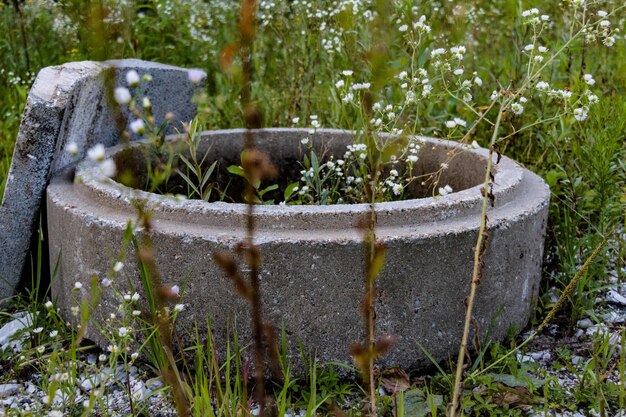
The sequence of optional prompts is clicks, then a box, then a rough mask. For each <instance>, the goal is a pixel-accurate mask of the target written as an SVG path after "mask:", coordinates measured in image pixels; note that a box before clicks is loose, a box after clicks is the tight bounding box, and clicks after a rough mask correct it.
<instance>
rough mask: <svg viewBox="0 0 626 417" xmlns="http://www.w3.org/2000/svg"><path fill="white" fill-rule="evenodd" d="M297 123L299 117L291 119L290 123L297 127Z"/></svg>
mask: <svg viewBox="0 0 626 417" xmlns="http://www.w3.org/2000/svg"><path fill="white" fill-rule="evenodd" d="M299 121H300V118H299V117H294V118H293V119H291V123H293V124H294V125H297V124H298V122H299Z"/></svg>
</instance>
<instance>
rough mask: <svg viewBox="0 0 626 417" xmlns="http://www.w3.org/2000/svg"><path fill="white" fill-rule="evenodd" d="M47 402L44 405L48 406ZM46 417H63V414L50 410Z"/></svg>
mask: <svg viewBox="0 0 626 417" xmlns="http://www.w3.org/2000/svg"><path fill="white" fill-rule="evenodd" d="M46 397H48V396H47V395H46ZM49 402H50V400H48V403H46V404H49ZM48 417H63V412H62V411H60V410H51V411H50V412H49V413H48Z"/></svg>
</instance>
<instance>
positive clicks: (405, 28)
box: [398, 25, 409, 32]
mask: <svg viewBox="0 0 626 417" xmlns="http://www.w3.org/2000/svg"><path fill="white" fill-rule="evenodd" d="M398 30H399V31H400V32H406V31H407V30H409V26H408V25H402V26H400V27H399V28H398Z"/></svg>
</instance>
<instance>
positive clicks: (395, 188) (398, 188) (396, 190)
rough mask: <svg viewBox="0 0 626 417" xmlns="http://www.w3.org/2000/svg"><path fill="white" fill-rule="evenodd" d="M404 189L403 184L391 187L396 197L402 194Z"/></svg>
mask: <svg viewBox="0 0 626 417" xmlns="http://www.w3.org/2000/svg"><path fill="white" fill-rule="evenodd" d="M403 189H404V187H403V186H402V185H401V184H394V185H393V187H391V190H392V191H393V194H394V195H400V194H402V190H403Z"/></svg>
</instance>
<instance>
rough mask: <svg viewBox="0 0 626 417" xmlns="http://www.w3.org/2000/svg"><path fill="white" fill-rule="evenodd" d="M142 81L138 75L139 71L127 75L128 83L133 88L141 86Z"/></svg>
mask: <svg viewBox="0 0 626 417" xmlns="http://www.w3.org/2000/svg"><path fill="white" fill-rule="evenodd" d="M140 80H141V78H139V74H137V71H135V70H130V71H128V72H127V73H126V83H127V84H128V85H129V86H131V87H136V86H138V85H139V81H140Z"/></svg>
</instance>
